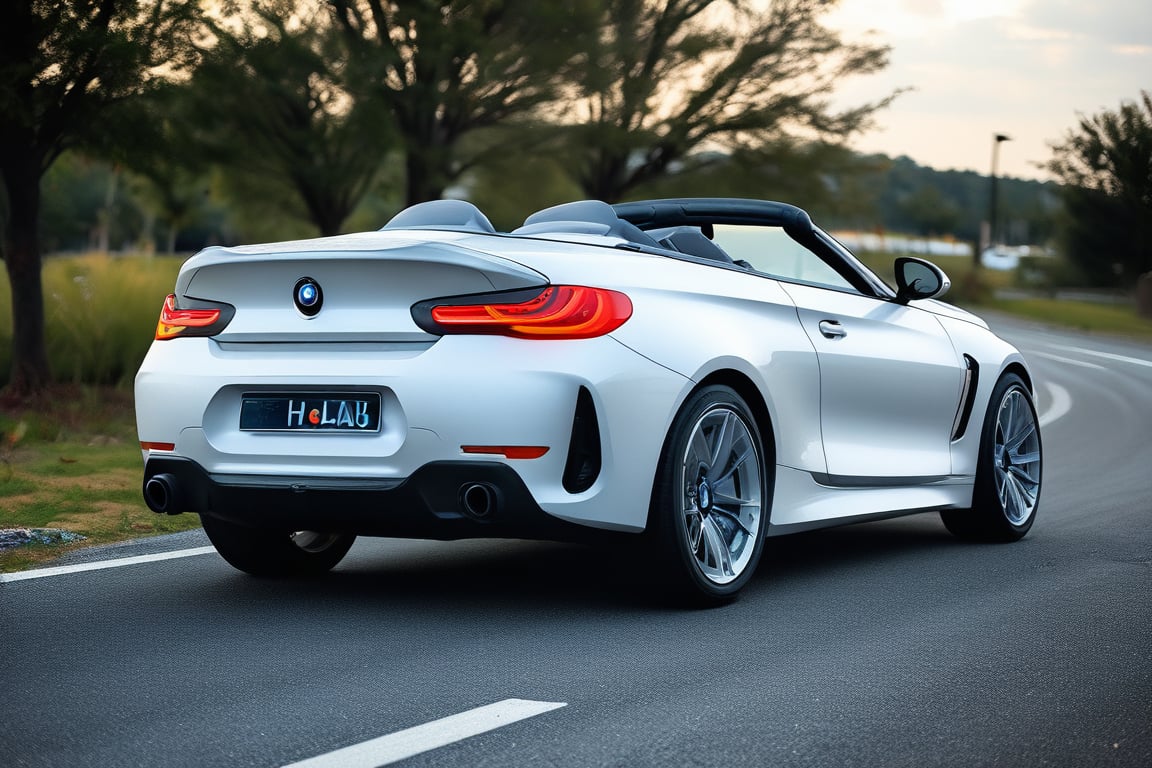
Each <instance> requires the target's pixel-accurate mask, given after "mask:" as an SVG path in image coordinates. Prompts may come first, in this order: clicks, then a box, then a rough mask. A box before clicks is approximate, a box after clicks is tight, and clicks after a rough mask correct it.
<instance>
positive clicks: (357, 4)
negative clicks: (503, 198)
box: [328, 0, 595, 205]
mask: <svg viewBox="0 0 1152 768" xmlns="http://www.w3.org/2000/svg"><path fill="white" fill-rule="evenodd" d="M328 2H329V5H330V7H331V9H332V13H333V15H334V17H335V19H336V23H337V24H338V25H339V27H340V28H341V29H342V30H343V33H344V38H345V42H346V45H347V46H348V56H349V62H348V65H349V70H350V75H349V82H350V88H351V90H352V92H353V96H354V98H355V99H357V100H358V101H361V100H363V101H375V102H377V103H379V104H380V105H382V106H384V107H386V108H387V110H388V111H389V113H390V114H391V116H392V119H393V121H394V123H395V127H396V131H397V133H398V135H399V137H400V143H401V148H402V151H403V154H404V162H405V170H406V174H405V176H406V182H405V184H406V189H405V200H406V201H407V203H408V204H409V205H412V204H414V203H419V202H424V201H426V200H432V199H435V198H438V197H440V196H441V195H442V194H443V192H444V190H445V188H447V187H448V185H450V184H451V183H452V182H454V181H455V180H456V179H458V178H459V177H460V175H461V174H462V173H463V172H464V171H466V170H468V168H470V167H472V166H473V165H474V164H476V163H477V162H478V161H480V160H482V159H483V158H484V156H486V155H488V154H491V153H495V152H500V151H515V149H513V147H512V146H510V145H504V146H501V147H499V148H496V147H491V146H489V147H488V148H487V153H485V154H482V155H480V156H472V157H468V156H465V155H464V154H463V153H462V152H461V151H460V148H461V147H460V143H461V140H462V139H463V138H464V137H465V136H466V135H467V134H469V133H470V132H474V131H477V130H479V129H484V128H490V127H492V126H496V125H501V124H506V123H508V122H509V121H511V120H513V119H515V118H517V117H520V116H523V115H526V114H528V113H529V112H530V111H531V110H533V109H535V108H536V107H538V106H540V105H542V104H547V103H550V102H551V101H552V100H554V99H555V98H556V96H557V85H558V82H559V81H558V77H559V76H560V75H561V74H563V73H564V72H567V71H568V68H569V66H570V64H571V62H572V61H573V58H574V57H575V56H576V55H577V54H578V53H579V52H580V51H581V50H582V48H583V45H584V41H585V39H586V36H587V34H589V30H591V29H592V28H593V22H594V19H595V17H594V16H590V15H589V10H588V9H589V8H590V7H592V8H594V7H595V3H594V2H593V3H589V2H581V1H579V0H578V1H577V2H569V3H542V2H537V1H536V0H446V1H445V2H439V3H432V2H427V1H426V0H392V2H383V1H382V0H328Z"/></svg>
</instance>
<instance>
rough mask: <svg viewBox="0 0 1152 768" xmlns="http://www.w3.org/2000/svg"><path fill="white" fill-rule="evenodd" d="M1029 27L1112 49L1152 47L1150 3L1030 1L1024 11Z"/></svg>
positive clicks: (1127, 0)
mask: <svg viewBox="0 0 1152 768" xmlns="http://www.w3.org/2000/svg"><path fill="white" fill-rule="evenodd" d="M1021 19H1022V21H1023V22H1024V23H1025V24H1026V25H1027V26H1029V27H1031V28H1033V29H1035V30H1038V31H1041V32H1047V33H1055V34H1066V35H1071V36H1073V37H1075V38H1077V39H1079V40H1081V41H1084V42H1088V43H1096V44H1102V45H1105V46H1108V47H1110V48H1112V47H1114V48H1121V47H1137V48H1152V4H1150V3H1149V2H1148V0H1103V1H1099V2H1095V3H1085V2H1082V1H1081V2H1070V0H1029V2H1028V3H1027V4H1026V5H1025V6H1024V7H1023V8H1022V9H1021Z"/></svg>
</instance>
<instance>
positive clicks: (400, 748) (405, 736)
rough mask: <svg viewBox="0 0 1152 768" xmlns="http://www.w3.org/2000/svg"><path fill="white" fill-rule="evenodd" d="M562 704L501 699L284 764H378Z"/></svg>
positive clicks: (315, 767) (308, 767)
mask: <svg viewBox="0 0 1152 768" xmlns="http://www.w3.org/2000/svg"><path fill="white" fill-rule="evenodd" d="M566 706H568V704H567V702H556V701H529V700H527V699H504V701H498V702H496V703H495V704H489V705H487V706H484V707H478V708H476V709H470V710H468V711H467V712H461V713H460V714H458V715H451V716H449V717H445V718H441V719H440V720H433V721H432V722H430V723H424V724H423V725H417V726H415V727H413V728H408V729H406V730H403V731H397V732H396V733H391V734H389V735H387V736H381V737H380V738H378V739H371V740H370V741H364V742H361V743H359V744H353V745H352V746H350V747H344V748H343V749H337V750H336V751H334V752H329V753H327V754H324V755H317V756H316V757H310V758H308V759H307V760H301V761H300V762H298V763H291V764H289V765H286V766H284V768H379V767H380V766H382V765H389V764H391V763H395V762H398V761H400V760H405V759H407V758H409V757H412V756H413V755H418V754H420V753H421V752H427V751H429V750H432V749H437V748H439V747H446V746H448V745H449V744H454V743H455V742H457V741H463V740H464V739H467V738H469V737H471V736H478V735H480V734H481V733H487V732H488V731H494V730H496V729H497V728H502V727H504V726H505V725H511V724H512V723H515V722H518V721H520V720H526V719H528V718H530V717H535V716H536V715H542V714H544V713H545V712H551V711H552V710H554V709H559V708H560V707H566Z"/></svg>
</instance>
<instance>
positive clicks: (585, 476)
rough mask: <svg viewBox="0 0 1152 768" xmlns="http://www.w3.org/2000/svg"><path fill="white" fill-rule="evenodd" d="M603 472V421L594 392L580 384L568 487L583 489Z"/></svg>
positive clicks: (567, 471)
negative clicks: (593, 395) (599, 419)
mask: <svg viewBox="0 0 1152 768" xmlns="http://www.w3.org/2000/svg"><path fill="white" fill-rule="evenodd" d="M599 476H600V424H599V422H598V421H597V420H596V406H595V405H594V404H593V403H592V394H591V393H590V392H589V391H588V390H587V389H585V388H584V387H580V394H579V395H577V396H576V415H575V416H574V417H573V419H572V441H571V442H570V443H569V444H568V463H567V464H566V465H565V466H564V480H563V482H564V490H566V491H568V493H583V492H584V491H586V490H588V489H589V488H591V487H592V484H593V483H594V482H596V478H597V477H599Z"/></svg>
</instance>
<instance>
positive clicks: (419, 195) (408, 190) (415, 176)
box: [404, 143, 445, 206]
mask: <svg viewBox="0 0 1152 768" xmlns="http://www.w3.org/2000/svg"><path fill="white" fill-rule="evenodd" d="M409 146H410V148H409V149H408V151H407V153H406V156H405V159H404V171H405V179H404V194H405V197H406V202H405V205H406V206H411V205H416V203H426V202H428V201H429V200H439V199H440V198H441V197H442V196H443V195H444V182H443V181H442V179H444V178H445V173H444V172H443V169H441V168H437V167H435V166H436V160H435V155H436V154H437V150H436V149H435V148H431V147H412V146H411V143H410V144H409Z"/></svg>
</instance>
